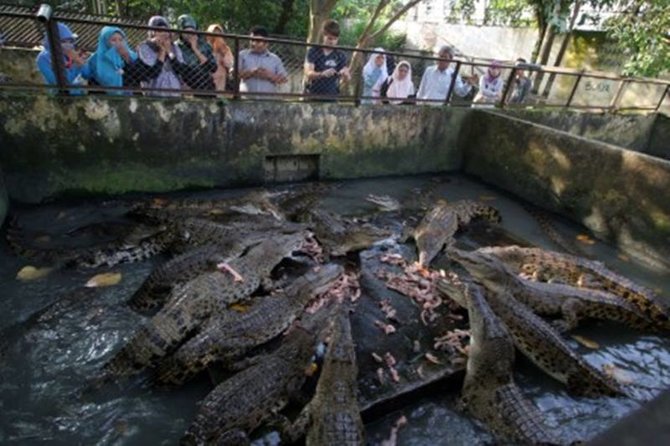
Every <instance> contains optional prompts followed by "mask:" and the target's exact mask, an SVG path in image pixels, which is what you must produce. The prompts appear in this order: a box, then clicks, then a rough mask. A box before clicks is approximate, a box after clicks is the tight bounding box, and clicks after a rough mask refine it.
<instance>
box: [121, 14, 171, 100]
mask: <svg viewBox="0 0 670 446" xmlns="http://www.w3.org/2000/svg"><path fill="white" fill-rule="evenodd" d="M148 25H149V26H153V27H160V28H169V27H170V26H169V24H168V21H167V20H166V19H165V17H161V16H159V15H156V16H153V17H151V18H150V19H149V23H148ZM148 37H149V38H148V39H147V40H145V41H144V42H142V43H140V44H139V46H138V47H137V54H138V63H137V64H135V65H133V69H132V70H129V71H128V73H127V76H126V77H127V79H129V81H128V83H129V84H131V83H132V84H133V85H136V86H137V85H140V86H141V87H142V88H146V89H154V91H149V92H148V94H150V95H154V96H179V94H180V93H179V91H175V92H174V93H173V92H169V91H155V89H161V90H181V89H182V82H181V79H180V74H181V72H182V71H183V70H184V58H183V56H182V54H181V49H179V47H178V46H177V45H175V44H174V43H173V42H172V40H171V39H170V32H169V31H167V30H165V31H157V30H150V31H149V32H148Z"/></svg>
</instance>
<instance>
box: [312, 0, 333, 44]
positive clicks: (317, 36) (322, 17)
mask: <svg viewBox="0 0 670 446" xmlns="http://www.w3.org/2000/svg"><path fill="white" fill-rule="evenodd" d="M336 3H337V0H310V2H309V32H308V33H307V43H319V42H320V41H321V26H322V25H323V22H325V21H326V20H328V17H330V14H331V13H332V12H333V9H334V8H335V4H336Z"/></svg>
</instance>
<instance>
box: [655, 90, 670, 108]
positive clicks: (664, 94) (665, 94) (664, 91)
mask: <svg viewBox="0 0 670 446" xmlns="http://www.w3.org/2000/svg"><path fill="white" fill-rule="evenodd" d="M668 93H670V85H666V87H665V90H663V95H662V96H661V100H660V101H658V105H657V106H656V112H658V111H659V110H660V109H661V106H662V105H663V101H665V97H666V96H667V95H668Z"/></svg>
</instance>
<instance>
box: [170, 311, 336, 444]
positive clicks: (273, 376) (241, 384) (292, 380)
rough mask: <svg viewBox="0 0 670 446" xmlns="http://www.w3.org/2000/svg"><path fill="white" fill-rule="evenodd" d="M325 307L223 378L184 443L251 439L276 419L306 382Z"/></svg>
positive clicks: (230, 442) (197, 417) (190, 428)
mask: <svg viewBox="0 0 670 446" xmlns="http://www.w3.org/2000/svg"><path fill="white" fill-rule="evenodd" d="M326 313H327V312H326V311H325V310H321V311H319V312H318V313H317V314H316V315H314V316H313V317H311V318H310V319H311V320H310V321H304V322H303V324H302V325H299V326H298V327H295V328H294V329H293V330H292V331H291V332H290V333H289V334H288V335H287V336H286V338H285V339H284V342H283V343H282V345H281V346H280V347H279V349H278V350H276V351H275V352H274V353H272V354H268V355H263V356H261V357H256V358H253V359H252V365H251V366H250V367H247V368H245V369H244V370H242V371H241V372H239V373H237V374H235V375H233V377H232V378H230V379H228V380H226V381H223V382H222V383H221V384H219V385H218V386H217V387H216V388H215V389H214V390H213V391H212V392H210V394H209V395H207V397H206V398H205V399H204V401H203V402H202V404H201V406H200V410H199V411H198V414H197V415H196V417H195V420H194V421H193V423H192V424H191V426H190V427H189V428H188V430H187V432H186V435H184V437H183V438H182V439H181V444H182V445H201V444H213V443H215V444H246V443H248V440H247V441H245V439H246V436H247V434H248V433H249V432H251V431H252V430H254V429H256V428H257V427H259V426H260V425H261V424H262V423H263V422H265V421H268V420H270V419H271V418H272V417H273V415H274V414H276V413H277V412H278V411H279V410H281V409H282V408H283V407H284V406H285V405H286V404H287V403H288V401H289V400H290V399H291V397H292V396H294V395H295V394H297V393H298V390H299V388H300V387H301V386H302V384H303V383H304V381H305V378H306V369H307V367H308V365H309V364H310V362H311V358H312V356H313V353H314V350H315V346H316V342H317V339H318V336H319V328H318V327H319V325H320V324H322V323H323V321H324V317H325V314H326Z"/></svg>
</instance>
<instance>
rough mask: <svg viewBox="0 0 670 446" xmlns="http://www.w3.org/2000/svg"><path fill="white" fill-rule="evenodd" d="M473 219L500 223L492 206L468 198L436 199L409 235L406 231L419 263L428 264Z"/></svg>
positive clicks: (498, 216)
mask: <svg viewBox="0 0 670 446" xmlns="http://www.w3.org/2000/svg"><path fill="white" fill-rule="evenodd" d="M475 218H484V219H486V220H488V221H491V222H493V223H499V222H500V212H498V210H497V209H495V208H493V207H491V206H487V205H485V204H482V203H478V202H476V201H471V200H460V201H456V202H454V203H448V202H447V201H446V200H439V201H438V203H437V205H435V206H434V207H433V208H432V209H431V210H430V211H429V212H428V213H426V215H425V216H424V217H423V219H422V220H421V222H420V223H419V225H418V226H417V227H416V228H415V229H414V230H413V231H412V232H411V234H407V238H410V237H411V238H413V239H414V241H415V242H416V247H417V250H418V253H419V264H420V265H422V266H428V265H429V264H430V262H431V261H432V260H433V259H434V258H435V256H437V254H438V253H439V252H440V251H442V248H444V246H445V245H450V244H451V243H453V237H454V234H456V232H457V231H458V229H459V228H461V227H463V226H465V225H467V224H468V223H470V221H472V220H473V219H475Z"/></svg>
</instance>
